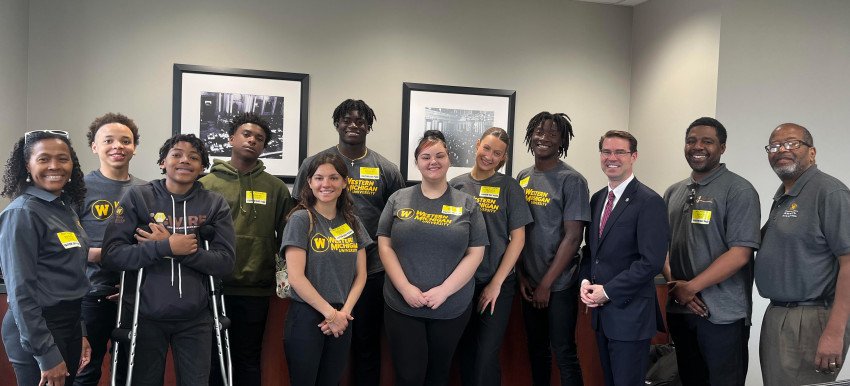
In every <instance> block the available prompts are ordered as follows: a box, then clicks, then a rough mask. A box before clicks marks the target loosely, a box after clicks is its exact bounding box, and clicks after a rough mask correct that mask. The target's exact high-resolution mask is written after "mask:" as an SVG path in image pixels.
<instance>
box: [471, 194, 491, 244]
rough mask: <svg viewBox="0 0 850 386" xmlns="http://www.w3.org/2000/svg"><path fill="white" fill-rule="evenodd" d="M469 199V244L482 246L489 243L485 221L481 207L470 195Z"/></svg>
mask: <svg viewBox="0 0 850 386" xmlns="http://www.w3.org/2000/svg"><path fill="white" fill-rule="evenodd" d="M469 201H471V205H467V207H470V206H471V209H470V211H469V246H470V247H483V246H487V245H490V239H489V238H488V237H487V223H485V222H484V214H482V213H481V207H479V206H478V202H476V201H475V199H474V198H472V197H471V196H470V197H469Z"/></svg>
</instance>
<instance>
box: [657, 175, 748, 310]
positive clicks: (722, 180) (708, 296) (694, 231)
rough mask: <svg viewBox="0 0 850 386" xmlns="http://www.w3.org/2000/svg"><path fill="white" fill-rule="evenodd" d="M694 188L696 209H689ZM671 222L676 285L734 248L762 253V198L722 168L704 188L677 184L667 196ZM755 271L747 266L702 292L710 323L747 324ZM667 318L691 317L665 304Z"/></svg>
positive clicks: (676, 306)
mask: <svg viewBox="0 0 850 386" xmlns="http://www.w3.org/2000/svg"><path fill="white" fill-rule="evenodd" d="M691 187H694V189H695V195H694V198H693V203H692V204H690V205H689V204H688V196H689V195H690V192H691ZM664 202H665V203H666V204H667V215H668V218H669V220H670V230H671V237H670V238H671V241H670V271H671V273H672V275H673V278H674V279H678V280H691V279H693V278H694V277H696V276H697V275H698V274H700V273H702V272H703V271H705V270H706V268H708V266H709V265H711V264H712V263H713V262H714V260H716V259H717V258H718V257H720V255H722V254H724V253H726V251H728V250H729V248H731V247H749V248H753V249H758V247H759V240H760V235H759V225H760V224H761V212H760V207H759V197H758V192H756V189H755V188H754V187H753V185H752V184H750V183H749V182H748V181H747V180H745V179H744V178H742V177H741V176H739V175H737V174H735V173H732V172H730V171H729V170H728V169H726V165H725V164H721V165H720V167H718V168H717V170H715V171H714V172H712V173H711V174H710V175H708V176H706V177H705V178H703V179H702V180H701V181H700V182H694V181H693V179H691V178H688V179H686V180H683V181H680V182H677V183H675V184H673V185H672V186H670V188H668V189H667V192H665V193H664ZM752 285H753V282H752V268H751V265H750V264H748V265H747V266H745V267H744V268H742V269H740V270H739V271H738V272H735V274H733V275H732V276H731V277H729V278H728V279H726V280H724V281H722V282H720V283H718V284H715V285H713V286H711V287H708V288H705V289H703V290H702V291H700V296H701V297H702V299H703V301H704V302H705V304H706V306H708V310H709V317H708V320H709V321H710V322H711V323H716V324H728V323H733V322H736V321H738V320H741V319H746V321H747V323H749V319H750V314H751V309H752ZM667 312H672V313H690V312H691V311H690V310H689V309H688V308H687V307H685V306H682V305H679V304H676V303H674V302H672V301H668V303H667Z"/></svg>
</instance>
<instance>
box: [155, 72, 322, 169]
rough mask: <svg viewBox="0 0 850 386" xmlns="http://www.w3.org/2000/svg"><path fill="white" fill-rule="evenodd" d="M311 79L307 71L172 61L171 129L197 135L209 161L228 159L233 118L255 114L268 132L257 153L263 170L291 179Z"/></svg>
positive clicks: (303, 146) (299, 156)
mask: <svg viewBox="0 0 850 386" xmlns="http://www.w3.org/2000/svg"><path fill="white" fill-rule="evenodd" d="M309 82H310V76H309V75H308V74H300V73H290V72H276V71H259V70H243V69H231V68H219V67H208V66H196V65H189V64H174V100H173V112H172V131H173V133H174V134H177V133H184V134H195V135H197V136H198V138H200V139H201V140H202V141H203V142H204V144H205V145H206V147H207V150H208V151H209V153H210V158H211V161H212V159H222V160H228V159H230V151H231V148H230V144H229V135H228V128H229V125H230V123H231V122H232V121H233V117H235V116H236V115H238V114H242V113H246V112H252V113H254V114H257V115H259V116H260V117H262V118H263V119H265V120H266V121H268V122H269V125H270V126H271V131H272V136H271V140H270V141H269V144H268V146H267V147H266V149H265V151H264V152H263V154H261V155H260V159H261V160H262V161H263V164H265V166H266V171H267V172H269V173H270V174H273V175H276V176H278V177H282V178H283V179H284V180H285V181H287V182H292V181H294V180H295V176H296V175H297V174H298V166H299V165H300V164H301V161H303V160H304V158H306V156H307V154H306V153H307V107H308V106H307V98H308V95H309ZM210 163H212V162H210Z"/></svg>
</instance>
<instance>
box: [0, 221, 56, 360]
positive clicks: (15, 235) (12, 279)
mask: <svg viewBox="0 0 850 386" xmlns="http://www.w3.org/2000/svg"><path fill="white" fill-rule="evenodd" d="M45 228H46V227H45V226H44V224H42V223H41V221H40V220H39V219H38V217H37V216H36V215H34V214H33V213H32V212H30V211H29V210H26V209H12V210H6V211H5V212H3V214H2V216H0V240H2V241H0V243H2V246H3V258H2V259H0V262H2V270H3V275H4V278H5V280H6V291H7V293H8V298H7V301H8V302H9V311H8V312H11V313H12V317H13V318H14V319H15V324H16V325H17V327H18V330H19V331H20V342H21V346H22V347H23V349H24V351H26V352H28V353H30V354H32V355H33V357H34V358H35V360H36V362H38V367H39V368H40V369H41V370H42V371H45V370H49V369H52V368H53V367H56V365H58V364H59V363H62V361H63V359H62V354H61V353H60V352H59V348H58V347H57V346H56V342H55V341H54V340H53V334H51V332H50V330H49V329H48V328H47V322H46V321H45V319H44V317H42V316H41V315H42V307H41V306H40V305H39V303H38V299H37V298H36V296H37V295H36V293H35V289H36V288H38V274H37V272H36V270H37V266H38V264H37V262H38V250H39V243H41V242H42V240H40V237H33V235H38V236H41V237H47V236H49V235H45V234H44V232H46V229H45ZM69 366H70V364H69Z"/></svg>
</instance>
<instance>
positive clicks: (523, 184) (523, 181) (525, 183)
mask: <svg viewBox="0 0 850 386" xmlns="http://www.w3.org/2000/svg"><path fill="white" fill-rule="evenodd" d="M530 179H531V176H528V177H525V178H523V179H521V180H519V186H521V187H522V188H525V187H527V186H528V180H530Z"/></svg>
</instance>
